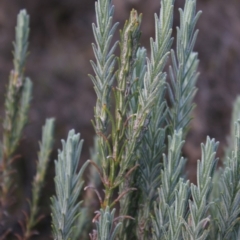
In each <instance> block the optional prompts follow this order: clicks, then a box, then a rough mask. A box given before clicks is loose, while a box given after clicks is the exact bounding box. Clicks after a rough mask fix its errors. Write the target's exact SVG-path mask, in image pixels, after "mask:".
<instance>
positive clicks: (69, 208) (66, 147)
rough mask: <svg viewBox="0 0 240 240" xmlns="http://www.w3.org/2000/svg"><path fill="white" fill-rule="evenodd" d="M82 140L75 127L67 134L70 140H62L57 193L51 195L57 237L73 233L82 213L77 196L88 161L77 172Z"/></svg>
mask: <svg viewBox="0 0 240 240" xmlns="http://www.w3.org/2000/svg"><path fill="white" fill-rule="evenodd" d="M82 144H83V140H81V141H80V134H75V131H74V130H71V131H70V132H69V133H68V137H67V141H66V142H65V141H64V140H62V151H60V150H59V153H58V160H57V161H55V172H56V177H55V187H56V195H55V196H53V198H52V207H51V208H52V228H53V235H54V239H56V240H61V239H63V240H68V239H71V237H72V235H73V231H74V228H75V227H76V225H75V224H76V219H77V217H78V215H79V214H80V204H81V203H80V202H78V197H79V194H80V191H81V189H82V186H83V181H82V180H81V178H82V174H83V171H84V170H85V168H86V167H87V164H88V162H85V164H84V165H83V166H82V167H81V169H80V171H79V172H77V168H78V165H79V157H80V154H81V150H82Z"/></svg>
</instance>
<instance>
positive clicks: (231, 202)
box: [213, 120, 240, 240]
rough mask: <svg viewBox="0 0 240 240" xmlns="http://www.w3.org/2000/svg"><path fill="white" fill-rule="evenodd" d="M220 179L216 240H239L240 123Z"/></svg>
mask: <svg viewBox="0 0 240 240" xmlns="http://www.w3.org/2000/svg"><path fill="white" fill-rule="evenodd" d="M225 165H226V166H225V169H224V170H223V173H222V175H221V177H220V181H219V190H220V191H221V192H220V199H219V200H218V201H216V206H214V207H215V209H214V213H215V215H214V217H215V219H214V220H215V222H216V228H215V232H214V235H213V237H214V239H219V240H223V239H224V240H227V239H234V240H235V239H239V238H238V237H237V236H239V224H240V220H239V214H240V175H239V173H240V121H239V120H238V121H237V122H235V140H234V149H233V151H232V156H231V157H229V158H228V159H227V160H226V161H225Z"/></svg>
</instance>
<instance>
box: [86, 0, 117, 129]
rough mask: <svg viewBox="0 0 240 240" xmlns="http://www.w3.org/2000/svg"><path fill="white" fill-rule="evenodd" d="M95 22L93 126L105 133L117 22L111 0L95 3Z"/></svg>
mask: <svg viewBox="0 0 240 240" xmlns="http://www.w3.org/2000/svg"><path fill="white" fill-rule="evenodd" d="M95 11H96V24H93V33H94V38H95V41H96V44H94V43H93V44H92V47H93V51H94V55H95V58H96V63H94V62H93V61H91V64H92V67H93V70H94V73H95V77H94V76H90V77H91V79H92V81H93V84H94V89H95V92H96V94H97V103H96V107H95V128H96V131H97V133H98V132H102V133H103V134H106V133H107V129H108V116H107V113H106V110H105V109H104V106H106V108H107V109H110V106H111V105H110V103H111V99H110V91H111V88H112V84H113V81H114V66H115V60H116V57H115V56H114V50H115V49H116V46H117V42H115V43H114V44H113V46H111V42H112V37H113V34H114V32H115V30H116V27H117V23H115V24H112V18H113V14H114V6H113V5H112V0H99V1H97V2H96V3H95Z"/></svg>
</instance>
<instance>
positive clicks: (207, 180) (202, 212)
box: [182, 137, 218, 240]
mask: <svg viewBox="0 0 240 240" xmlns="http://www.w3.org/2000/svg"><path fill="white" fill-rule="evenodd" d="M201 147H202V157H201V161H200V160H198V163H197V185H194V184H191V195H192V200H189V209H190V211H189V216H188V218H187V219H186V221H184V230H183V231H182V234H183V238H184V240H193V239H202V240H204V239H206V238H207V237H208V234H209V231H210V229H209V228H208V227H207V226H208V225H209V222H210V220H211V217H210V216H209V213H208V210H209V207H210V204H211V203H210V202H209V195H210V192H211V190H212V177H213V173H214V170H215V167H216V164H217V159H216V158H215V156H216V150H217V147H218V142H215V140H214V139H212V140H211V139H210V138H209V137H207V141H206V144H205V145H204V144H202V145H201Z"/></svg>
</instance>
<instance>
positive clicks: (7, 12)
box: [0, 0, 240, 239]
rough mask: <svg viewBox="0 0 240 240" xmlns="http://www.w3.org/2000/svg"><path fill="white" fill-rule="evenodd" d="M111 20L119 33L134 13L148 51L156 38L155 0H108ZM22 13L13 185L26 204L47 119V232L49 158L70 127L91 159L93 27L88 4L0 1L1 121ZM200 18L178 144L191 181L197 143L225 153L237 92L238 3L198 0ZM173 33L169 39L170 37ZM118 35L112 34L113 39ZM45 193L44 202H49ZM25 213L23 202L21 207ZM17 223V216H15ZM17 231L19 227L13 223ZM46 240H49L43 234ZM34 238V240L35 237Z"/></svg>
mask: <svg viewBox="0 0 240 240" xmlns="http://www.w3.org/2000/svg"><path fill="white" fill-rule="evenodd" d="M113 2H114V4H115V6H116V9H115V20H116V21H119V22H120V23H121V24H120V27H122V26H123V23H124V21H125V20H126V19H127V18H128V14H129V11H130V10H131V9H132V8H135V9H137V10H138V11H139V12H142V13H143V24H142V39H141V44H142V45H143V46H145V47H146V48H147V49H149V37H154V19H153V13H159V5H160V4H159V2H160V1H159V0H113ZM183 5H184V1H183V0H176V7H175V20H174V29H175V27H176V26H178V22H179V14H178V8H179V7H183ZM22 8H26V9H27V11H28V13H29V14H30V22H31V23H30V26H31V33H30V47H29V48H30V55H29V57H28V62H27V70H26V75H27V76H29V77H30V78H31V79H32V81H33V83H34V88H33V99H32V105H31V110H30V115H29V116H30V121H29V124H28V125H27V127H26V128H25V130H24V138H23V140H22V141H21V144H20V146H19V150H18V152H19V153H20V154H21V156H22V159H21V160H19V161H18V162H17V165H18V169H19V172H20V173H21V174H20V175H22V176H20V177H19V186H22V187H23V188H24V194H25V196H26V198H29V197H30V196H31V192H30V189H31V184H30V183H31V181H32V178H33V174H34V173H35V166H36V159H37V151H38V141H39V139H40V138H41V127H42V125H43V124H44V122H45V118H47V117H55V118H56V130H55V150H54V151H53V154H52V160H51V166H50V169H49V171H48V174H47V184H46V185H47V186H46V188H48V189H47V190H48V191H46V193H47V196H45V195H46V194H45V195H44V196H45V197H43V198H42V199H41V205H42V207H43V208H42V209H43V213H44V214H45V216H46V217H45V220H44V221H43V222H42V226H40V228H45V227H46V228H47V229H48V230H49V229H50V225H49V221H50V216H49V214H48V210H49V209H48V208H47V207H46V205H49V196H51V195H52V194H53V188H54V185H53V180H52V178H53V176H54V169H53V160H54V159H56V156H57V151H56V149H57V148H60V147H61V144H60V139H63V138H64V139H65V138H66V136H67V133H68V131H69V130H70V129H72V128H74V129H75V130H76V131H77V132H81V134H82V138H83V139H84V141H85V144H84V148H83V154H82V161H84V160H87V159H88V158H89V147H90V146H91V145H92V143H93V136H94V130H93V127H92V125H91V122H90V120H91V119H92V118H93V107H94V104H95V100H96V97H95V93H94V90H93V85H92V82H91V80H90V79H89V78H88V76H87V74H88V73H92V69H91V66H90V63H89V60H90V59H94V56H93V52H92V48H91V43H92V42H93V41H94V39H93V34H92V29H91V24H92V22H94V21H95V17H94V16H95V15H94V0H45V1H44V0H34V1H33V0H1V1H0V79H1V81H0V116H4V111H3V105H4V96H5V90H6V84H7V82H8V75H9V72H10V70H11V69H12V53H11V52H12V41H13V40H14V27H15V24H16V16H17V14H18V12H19V10H20V9H22ZM197 8H198V10H202V11H203V13H202V16H201V17H200V20H199V22H198V25H197V28H198V29H199V30H200V32H199V37H198V40H197V43H196V48H195V50H196V51H197V52H198V53H199V58H200V66H199V71H200V73H201V74H200V77H199V79H198V82H197V87H198V92H197V94H196V97H195V102H196V104H197V107H196V108H195V110H194V113H193V115H194V116H193V117H194V119H193V121H192V126H191V130H190V132H189V134H188V137H187V141H186V144H185V146H184V154H185V156H186V157H187V158H188V159H189V161H188V175H189V177H190V178H191V180H192V181H195V168H196V161H197V159H199V158H200V143H201V142H204V141H205V139H206V136H207V135H209V136H210V137H212V138H216V139H217V140H218V141H220V143H221V144H220V148H219V150H218V156H219V157H221V156H222V155H223V150H224V147H225V146H226V143H227V141H226V139H227V135H228V134H229V131H230V119H231V111H232V104H233V102H234V100H235V98H236V96H237V95H238V94H240V1H239V0H228V1H225V0H198V4H197ZM174 34H175V33H174ZM118 35H119V33H118V32H117V33H116V34H115V38H118ZM48 194H49V196H48ZM20 204H22V205H23V208H24V209H27V204H26V201H25V200H23V202H22V203H20ZM18 217H19V218H21V213H20V212H19V214H17V218H18ZM14 227H15V228H18V227H17V223H15V225H14ZM46 234H47V235H46V236H45V237H44V239H48V237H47V236H48V233H47V231H46ZM36 239H37V238H36Z"/></svg>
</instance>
